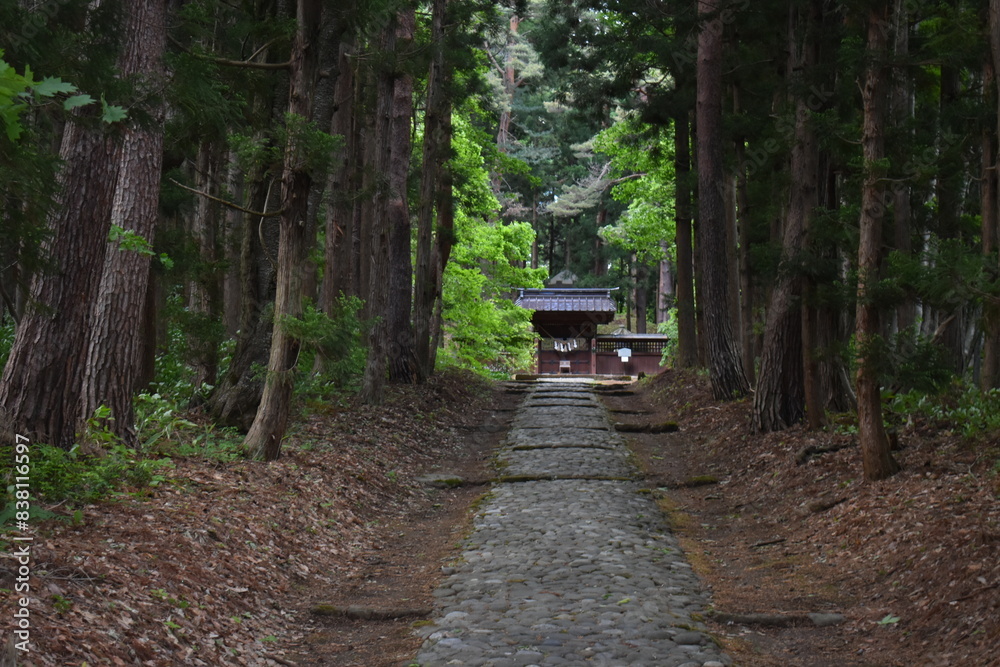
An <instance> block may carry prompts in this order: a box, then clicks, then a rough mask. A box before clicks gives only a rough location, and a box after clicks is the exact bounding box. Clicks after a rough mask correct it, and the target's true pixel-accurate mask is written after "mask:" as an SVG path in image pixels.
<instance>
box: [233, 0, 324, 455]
mask: <svg viewBox="0 0 1000 667" xmlns="http://www.w3.org/2000/svg"><path fill="white" fill-rule="evenodd" d="M322 15H323V3H322V1H321V0H298V2H297V5H296V21H297V25H296V29H295V39H294V41H293V42H292V53H291V59H290V64H289V68H290V88H289V97H288V113H289V116H290V117H298V118H303V119H310V118H311V117H312V108H313V93H314V91H315V87H316V77H317V74H318V72H317V69H318V68H317V62H318V49H319V45H318V44H317V40H316V35H317V32H318V30H319V26H320V24H321V21H322ZM301 140H302V137H301V136H298V133H296V132H294V131H292V128H289V132H288V140H287V144H286V145H285V154H284V168H283V170H282V179H281V180H282V184H281V201H282V214H281V218H280V223H279V224H280V231H279V240H278V269H277V291H276V293H275V299H274V326H273V329H272V333H271V355H270V359H269V360H268V365H267V378H266V379H265V381H264V393H263V395H262V396H261V400H260V406H259V407H258V408H257V416H256V418H255V419H254V422H253V424H252V425H251V427H250V431H249V432H248V433H247V436H246V439H245V440H244V441H243V449H244V450H245V451H246V453H247V455H248V456H250V457H252V458H257V459H264V460H266V461H273V460H275V459H277V458H278V457H279V456H280V455H281V440H282V438H283V437H284V435H285V429H286V427H287V425H288V413H289V410H290V408H291V401H292V389H293V386H294V376H295V364H296V361H297V360H298V351H299V341H298V339H296V338H295V337H294V336H292V335H290V333H289V332H288V330H287V327H286V326H284V323H285V322H286V321H287V320H288V319H291V318H296V317H300V316H301V315H302V274H303V271H304V269H303V266H302V265H303V260H304V258H305V254H306V250H307V248H306V245H305V233H306V214H307V211H308V206H309V187H310V185H311V182H312V178H311V177H310V175H309V171H308V165H306V164H305V163H304V160H303V153H304V147H303V146H301V145H300V142H301Z"/></svg>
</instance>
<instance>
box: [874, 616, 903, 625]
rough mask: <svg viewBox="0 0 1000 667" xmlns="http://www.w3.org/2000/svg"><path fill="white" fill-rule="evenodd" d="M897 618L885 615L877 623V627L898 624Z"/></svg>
mask: <svg viewBox="0 0 1000 667" xmlns="http://www.w3.org/2000/svg"><path fill="white" fill-rule="evenodd" d="M899 621H900V618H899V616H893V615H892V614H886V616H885V618H883V619H882V620H881V621H879V622H878V624H879V625H893V624H894V623H899Z"/></svg>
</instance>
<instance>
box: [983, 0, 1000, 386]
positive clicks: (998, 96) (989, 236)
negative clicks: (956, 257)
mask: <svg viewBox="0 0 1000 667" xmlns="http://www.w3.org/2000/svg"><path fill="white" fill-rule="evenodd" d="M986 25H987V29H988V30H989V51H990V53H989V57H988V58H987V60H986V65H985V67H984V74H985V76H984V78H986V79H989V78H990V77H992V81H988V85H986V90H987V91H988V92H989V93H990V94H991V95H992V98H993V103H994V104H995V105H996V115H997V123H998V125H997V126H994V127H992V128H987V129H986V130H984V133H983V134H984V136H983V196H982V202H983V204H982V205H983V210H982V216H983V220H982V237H983V254H984V255H986V256H987V257H991V258H993V261H996V258H995V255H996V252H997V245H998V243H997V241H998V238H997V237H998V234H1000V229H998V225H1000V210H998V208H1000V194H998V184H997V176H998V175H997V169H998V168H1000V162H998V150H997V139H998V137H1000V0H990V3H989V9H988V20H987V22H986ZM987 101H989V97H987ZM984 333H985V337H986V340H985V342H984V348H985V349H984V350H983V370H982V376H981V382H980V385H981V387H982V388H983V390H984V391H985V390H988V389H993V388H995V387H1000V304H998V303H996V302H989V303H987V304H986V305H985V326H984Z"/></svg>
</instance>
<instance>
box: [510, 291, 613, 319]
mask: <svg viewBox="0 0 1000 667" xmlns="http://www.w3.org/2000/svg"><path fill="white" fill-rule="evenodd" d="M514 303H516V304H517V305H518V306H521V307H522V308H527V309H528V310H534V311H542V312H579V313H614V312H616V311H617V310H618V308H617V306H616V305H615V302H614V299H612V298H611V290H610V289H593V288H581V287H577V288H567V287H562V288H547V289H522V290H520V294H519V296H518V297H517V301H515V302H514Z"/></svg>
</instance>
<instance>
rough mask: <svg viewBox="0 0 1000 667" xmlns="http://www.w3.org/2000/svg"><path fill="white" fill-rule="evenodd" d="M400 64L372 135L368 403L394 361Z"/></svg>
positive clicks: (391, 31) (388, 35)
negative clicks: (395, 109)
mask: <svg viewBox="0 0 1000 667" xmlns="http://www.w3.org/2000/svg"><path fill="white" fill-rule="evenodd" d="M398 23H399V21H398V17H397V16H395V15H393V17H392V19H391V20H390V21H389V22H388V24H387V25H386V26H385V27H384V28H383V29H382V33H381V36H380V38H379V47H378V48H379V50H380V51H381V53H382V55H383V57H388V56H389V54H392V53H394V52H395V47H396V30H397V26H398ZM395 67H396V66H395V63H393V64H392V65H391V66H383V67H382V69H380V70H379V71H378V72H376V74H375V81H376V85H375V116H374V127H373V131H372V133H371V136H370V137H369V138H368V141H369V148H368V150H369V151H370V154H371V160H372V162H371V164H372V167H371V173H372V174H373V175H374V177H375V179H376V182H375V187H374V190H373V192H372V202H371V224H370V226H369V228H368V234H367V236H368V243H367V245H368V267H369V271H368V276H369V277H368V292H367V296H368V298H367V299H366V303H367V305H368V317H369V318H373V319H374V323H373V325H372V327H371V329H370V331H369V335H368V360H367V363H366V364H365V373H364V378H363V379H362V385H361V392H360V394H359V395H358V397H359V399H360V400H361V402H362V403H366V404H368V405H378V404H380V403H381V402H382V400H383V397H384V394H385V379H386V364H387V362H388V346H389V324H388V321H387V315H388V301H389V293H388V292H389V234H390V224H389V197H390V193H389V188H388V183H386V182H385V175H386V174H388V173H389V171H390V162H391V159H392V132H391V130H392V106H393V95H394V91H395V84H396V78H397V73H396V72H395ZM366 190H367V189H366Z"/></svg>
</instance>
